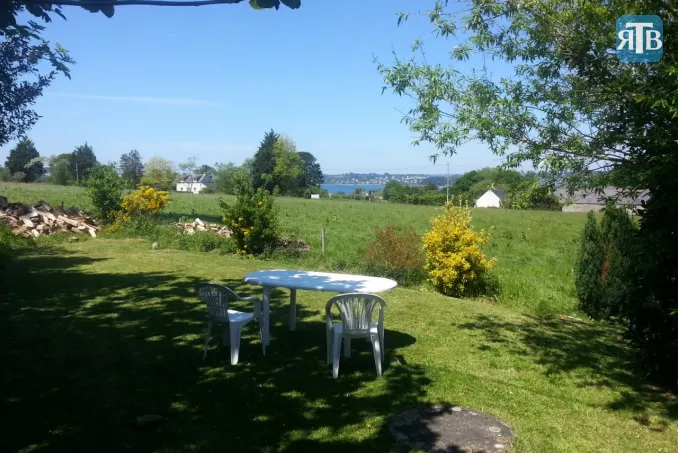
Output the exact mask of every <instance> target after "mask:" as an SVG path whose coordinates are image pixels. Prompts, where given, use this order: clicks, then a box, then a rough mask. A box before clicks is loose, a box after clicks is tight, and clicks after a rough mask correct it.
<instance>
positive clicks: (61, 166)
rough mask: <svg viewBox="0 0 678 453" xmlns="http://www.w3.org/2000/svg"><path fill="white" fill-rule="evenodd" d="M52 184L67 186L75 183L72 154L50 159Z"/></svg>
mask: <svg viewBox="0 0 678 453" xmlns="http://www.w3.org/2000/svg"><path fill="white" fill-rule="evenodd" d="M49 172H50V177H49V179H50V182H51V183H52V184H59V185H62V186H66V185H68V184H70V183H71V182H72V181H73V175H72V174H71V154H59V155H58V156H54V157H52V158H51V159H49Z"/></svg>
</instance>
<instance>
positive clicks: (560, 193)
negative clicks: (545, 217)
mask: <svg viewBox="0 0 678 453" xmlns="http://www.w3.org/2000/svg"><path fill="white" fill-rule="evenodd" d="M554 195H555V196H556V197H557V198H558V200H559V201H561V202H565V201H571V202H572V203H573V204H593V205H601V206H602V205H604V204H605V199H607V198H613V199H615V200H616V202H617V204H620V205H632V206H640V204H641V202H642V201H647V200H649V199H650V192H649V191H647V190H644V191H642V192H640V193H639V194H638V196H637V197H635V198H634V197H629V196H625V195H622V189H620V188H618V187H612V186H608V187H603V188H602V189H601V193H596V192H594V191H593V190H577V191H575V192H574V193H573V194H572V195H570V194H569V193H568V192H567V189H565V188H563V187H561V188H558V189H556V190H555V193H554Z"/></svg>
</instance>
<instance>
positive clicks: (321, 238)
mask: <svg viewBox="0 0 678 453" xmlns="http://www.w3.org/2000/svg"><path fill="white" fill-rule="evenodd" d="M320 240H321V243H322V248H323V257H324V256H325V228H323V229H322V230H320Z"/></svg>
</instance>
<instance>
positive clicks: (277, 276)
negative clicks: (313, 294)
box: [244, 269, 398, 293]
mask: <svg viewBox="0 0 678 453" xmlns="http://www.w3.org/2000/svg"><path fill="white" fill-rule="evenodd" d="M244 279H245V281H246V282H247V283H252V284H255V285H261V286H268V287H272V288H293V289H306V290H312V291H331V292H335V293H380V292H382V291H388V290H389V289H392V288H395V287H396V286H398V283H397V282H395V281H393V280H390V279H388V278H381V277H369V276H366V275H351V274H331V273H326V272H313V271H295V270H285V269H274V270H268V271H257V272H252V273H250V274H247V275H245V277H244Z"/></svg>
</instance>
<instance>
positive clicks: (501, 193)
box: [490, 189, 506, 198]
mask: <svg viewBox="0 0 678 453" xmlns="http://www.w3.org/2000/svg"><path fill="white" fill-rule="evenodd" d="M490 192H492V193H493V194H495V195H496V196H497V197H499V198H504V195H506V191H505V190H504V189H490Z"/></svg>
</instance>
